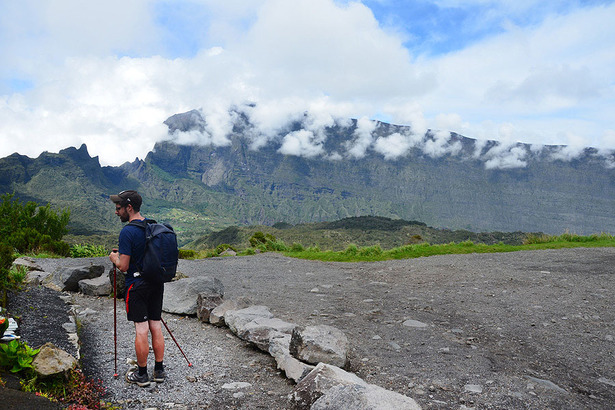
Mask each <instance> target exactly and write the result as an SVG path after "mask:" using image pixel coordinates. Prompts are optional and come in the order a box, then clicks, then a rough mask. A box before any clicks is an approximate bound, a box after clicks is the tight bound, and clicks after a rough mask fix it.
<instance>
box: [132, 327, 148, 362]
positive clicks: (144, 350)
mask: <svg viewBox="0 0 615 410" xmlns="http://www.w3.org/2000/svg"><path fill="white" fill-rule="evenodd" d="M148 332H149V326H148V322H135V333H136V335H135V352H136V353H137V364H138V365H139V366H140V367H146V366H147V355H148V353H149V343H148Z"/></svg>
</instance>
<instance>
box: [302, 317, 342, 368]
mask: <svg viewBox="0 0 615 410" xmlns="http://www.w3.org/2000/svg"><path fill="white" fill-rule="evenodd" d="M290 354H291V355H293V356H294V357H295V358H297V359H299V360H302V361H304V362H307V363H310V364H318V363H321V362H322V363H328V364H332V365H334V366H337V367H346V365H347V363H348V338H347V337H346V335H345V334H344V332H342V331H341V330H339V329H337V328H335V327H333V326H327V325H318V326H307V327H299V326H298V327H296V328H295V329H294V330H293V332H292V337H291V339H290Z"/></svg>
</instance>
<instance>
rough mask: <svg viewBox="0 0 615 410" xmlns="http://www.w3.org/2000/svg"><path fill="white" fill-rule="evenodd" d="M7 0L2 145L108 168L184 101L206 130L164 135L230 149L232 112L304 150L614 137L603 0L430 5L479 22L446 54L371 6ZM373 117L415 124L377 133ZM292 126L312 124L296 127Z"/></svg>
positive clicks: (608, 10) (611, 12)
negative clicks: (74, 153) (344, 134)
mask: <svg viewBox="0 0 615 410" xmlns="http://www.w3.org/2000/svg"><path fill="white" fill-rule="evenodd" d="M5 3H6V4H3V13H1V14H0V39H2V40H0V55H1V56H2V63H3V64H0V138H1V139H2V144H0V156H4V155H9V154H10V153H12V152H15V151H18V152H20V153H22V154H26V155H30V156H35V155H38V154H39V153H40V152H41V151H43V150H51V151H58V150H60V149H62V148H65V147H67V146H70V145H72V146H79V145H80V144H81V143H87V145H88V149H89V151H90V152H91V153H93V154H94V155H99V156H100V160H101V162H102V163H103V164H113V165H117V164H120V163H122V162H124V161H128V160H132V159H134V157H135V156H139V157H144V156H145V155H146V154H147V152H148V151H149V150H151V149H152V147H153V145H154V143H155V142H156V141H159V140H161V139H164V138H169V136H168V135H166V128H165V127H164V126H163V125H162V122H163V121H164V120H165V119H166V118H167V117H169V116H171V115H173V114H176V113H178V112H185V111H189V110H191V109H200V110H201V111H202V112H203V114H204V116H205V118H206V121H207V122H206V125H205V127H204V130H203V131H202V132H200V133H188V134H185V135H184V134H177V135H174V136H173V137H174V138H176V139H177V140H178V141H186V142H187V143H201V144H215V145H225V144H228V141H229V140H228V134H229V132H230V131H231V130H232V124H233V122H234V121H235V120H236V117H235V114H233V112H234V111H233V110H235V108H237V107H239V108H240V111H243V112H245V114H246V115H247V116H248V117H249V118H250V121H251V123H252V124H253V127H251V128H249V129H247V130H246V133H247V137H248V138H251V141H252V148H254V149H257V148H259V147H262V146H263V145H264V144H267V143H269V142H271V141H273V140H274V139H278V140H279V141H276V142H280V143H282V144H283V146H284V150H287V152H296V153H297V155H302V156H309V157H313V156H314V155H323V156H325V157H326V156H327V155H328V156H329V157H330V156H331V155H334V154H335V155H336V158H339V157H340V156H348V157H351V158H361V156H362V155H365V153H367V152H369V150H370V149H374V150H375V151H376V152H378V153H380V154H382V155H384V156H385V157H386V158H390V159H394V158H399V157H400V156H401V155H405V154H404V153H407V152H409V149H410V148H412V147H416V148H421V149H424V150H425V154H426V155H428V156H432V157H438V156H441V155H449V154H450V155H459V152H460V151H459V149H460V148H459V145H458V144H456V143H454V142H451V140H450V137H449V136H448V135H449V134H448V132H449V131H454V132H458V133H461V134H463V135H466V136H468V137H472V138H479V139H481V140H489V139H499V140H501V141H502V143H503V144H506V145H508V144H510V143H514V142H517V141H523V142H532V143H549V144H562V143H565V142H567V140H568V137H567V135H568V134H567V133H569V134H570V135H576V136H579V137H582V138H583V139H584V141H586V143H587V144H592V145H595V146H597V147H598V148H599V149H601V150H608V149H609V148H614V147H615V145H613V138H611V137H609V135H610V134H609V130H610V132H612V130H613V128H614V127H613V123H612V111H613V101H615V88H614V87H613V85H612V78H614V77H615V49H614V47H615V46H614V45H613V43H612V42H610V41H608V39H609V38H612V37H613V36H615V25H613V24H612V20H613V17H615V5H614V4H606V5H596V6H591V7H590V6H582V7H581V6H579V5H577V3H570V4H567V5H566V6H564V3H565V2H562V1H558V2H555V3H554V4H555V5H553V4H551V3H549V5H544V2H542V3H538V2H536V1H534V0H532V1H529V0H528V1H522V2H516V3H514V4H513V3H510V2H509V3H506V4H504V3H502V2H493V1H487V0H485V1H461V0H455V1H453V0H448V1H438V2H434V3H433V4H434V5H435V6H437V7H435V9H437V10H441V9H442V8H458V9H459V10H458V11H459V13H460V14H463V15H464V16H466V17H467V16H475V17H467V18H466V20H463V21H475V22H477V23H481V24H483V23H484V24H486V25H485V27H488V29H485V30H482V29H480V30H478V29H477V30H478V31H477V32H476V33H478V34H476V33H475V34H476V35H473V36H472V37H471V38H469V39H468V40H467V42H463V44H462V43H459V44H462V46H460V48H458V49H449V50H448V51H446V52H442V51H441V50H440V51H439V52H434V53H422V54H419V53H418V52H416V51H411V50H419V49H421V47H418V48H417V47H410V48H408V42H409V41H410V40H409V37H408V35H407V34H408V33H409V31H408V30H410V31H411V30H412V21H408V22H407V25H406V26H407V27H405V28H404V29H403V30H402V29H399V30H396V29H395V27H391V26H390V25H386V24H385V23H383V22H382V21H378V20H377V18H376V16H375V15H374V13H373V12H372V10H371V9H370V8H368V7H367V5H366V4H370V3H371V2H369V1H366V2H364V3H363V2H354V1H334V0H296V1H293V2H288V1H285V0H254V1H250V2H243V1H239V0H229V1H225V2H219V1H214V0H199V1H195V2H193V1H181V2H165V1H156V0H135V1H133V2H130V4H125V2H120V1H119V0H110V1H108V2H98V3H96V4H93V3H92V4H90V3H88V2H76V1H71V0H59V1H56V2H53V3H49V4H47V3H41V2H38V1H34V0H23V1H19V2H5ZM568 3H569V2H568ZM383 4H385V5H386V3H383ZM579 4H580V3H579ZM118 10H121V13H118ZM476 10H480V11H485V13H473V11H476ZM554 10H555V11H554ZM507 15H508V16H509V18H508V22H506V16H507ZM532 16H533V17H532ZM439 18H442V16H439ZM468 18H470V20H468ZM471 19H474V20H471ZM487 23H488V24H487ZM496 26H497V28H494V27H496ZM439 29H440V30H441V28H439ZM481 30H482V31H481ZM479 31H480V33H479ZM402 33H404V34H402ZM410 34H411V33H410ZM438 34H442V35H443V36H444V37H443V38H446V37H447V36H449V38H450V33H449V32H447V33H444V32H442V33H435V35H438ZM416 38H420V36H418V37H416ZM416 38H415V39H414V40H416ZM414 40H413V41H414ZM423 41H425V42H426V44H427V43H429V41H428V40H423ZM464 41H465V40H464ZM15 85H19V86H18V87H15ZM349 118H356V119H359V123H360V126H359V127H358V128H357V130H356V131H355V134H354V135H353V140H352V143H351V145H348V146H347V147H346V148H347V150H348V151H347V152H341V153H324V152H322V151H321V150H322V149H324V148H323V147H324V142H325V138H326V132H325V131H326V130H327V128H328V127H331V126H332V125H343V124H347V121H348V119H349ZM374 118H387V119H389V118H390V120H391V121H392V122H393V123H395V124H404V125H410V126H411V132H409V133H406V134H403V133H401V134H400V133H397V135H395V133H394V134H393V135H391V136H387V135H378V138H375V136H374V131H375V130H374V129H372V127H373V124H371V123H369V121H368V119H374ZM293 123H301V124H302V125H303V127H304V129H305V130H306V131H307V133H301V134H294V132H295V131H296V130H295V129H292V127H291V128H289V124H293ZM429 129H431V130H435V131H434V134H433V135H434V137H433V138H432V139H428V140H423V138H424V135H425V133H426V132H427V131H428V130H429ZM280 135H281V136H280ZM571 150H572V148H571ZM477 152H478V151H477ZM511 152H512V151H506V152H502V153H501V154H502V155H505V156H506V158H507V160H506V161H499V160H496V156H495V153H492V155H494V156H493V157H490V158H488V159H487V160H488V161H491V162H490V163H489V164H490V165H489V166H496V165H497V164H502V165H503V166H507V167H511V166H513V165H516V166H522V164H523V163H524V162H525V161H526V158H525V157H523V156H522V155H521V152H516V151H514V152H513V153H512V154H511ZM475 155H476V154H475ZM561 155H562V157H563V158H565V157H570V155H572V151H571V153H570V155H568V154H566V153H562V154H561ZM515 159H516V160H515Z"/></svg>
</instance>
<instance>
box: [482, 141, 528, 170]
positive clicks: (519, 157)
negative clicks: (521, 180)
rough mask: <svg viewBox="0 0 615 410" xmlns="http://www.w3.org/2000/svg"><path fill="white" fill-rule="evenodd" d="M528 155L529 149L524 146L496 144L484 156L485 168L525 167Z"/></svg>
mask: <svg viewBox="0 0 615 410" xmlns="http://www.w3.org/2000/svg"><path fill="white" fill-rule="evenodd" d="M526 156H527V151H526V150H525V148H524V147H523V146H514V147H506V146H504V145H496V146H495V147H493V148H492V149H491V150H489V151H488V152H487V153H486V154H485V156H484V158H485V159H486V161H485V169H514V168H525V167H526V166H527V161H525V158H526Z"/></svg>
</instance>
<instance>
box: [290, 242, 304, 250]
mask: <svg viewBox="0 0 615 410" xmlns="http://www.w3.org/2000/svg"><path fill="white" fill-rule="evenodd" d="M290 251H291V252H303V251H305V248H304V247H303V245H301V244H300V243H297V242H294V243H293V244H292V245H291V247H290Z"/></svg>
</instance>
